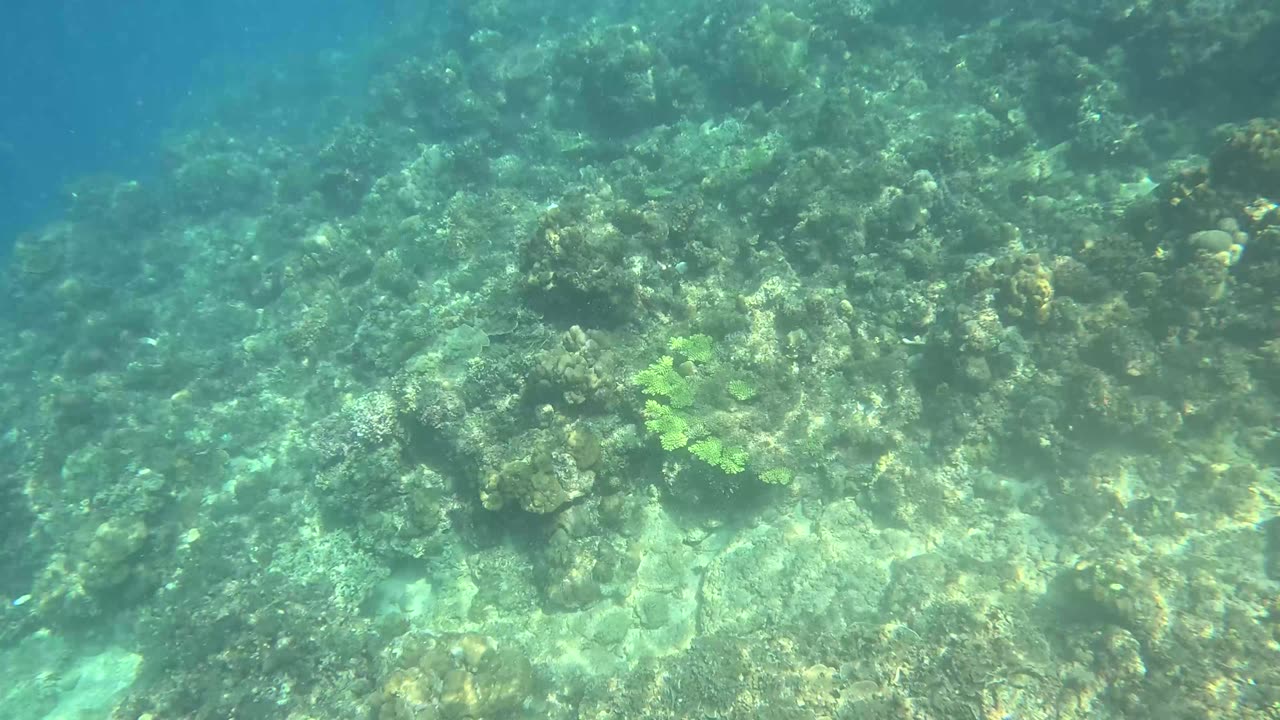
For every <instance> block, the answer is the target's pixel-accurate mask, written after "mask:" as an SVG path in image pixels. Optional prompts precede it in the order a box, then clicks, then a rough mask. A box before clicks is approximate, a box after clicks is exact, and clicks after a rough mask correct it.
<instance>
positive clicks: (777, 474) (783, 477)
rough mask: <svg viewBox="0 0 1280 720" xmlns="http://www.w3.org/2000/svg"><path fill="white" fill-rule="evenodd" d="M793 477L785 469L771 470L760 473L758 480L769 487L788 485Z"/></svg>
mask: <svg viewBox="0 0 1280 720" xmlns="http://www.w3.org/2000/svg"><path fill="white" fill-rule="evenodd" d="M792 477H794V476H793V475H792V474H791V471H790V470H788V469H786V468H773V469H771V470H765V471H764V472H762V473H760V480H761V481H762V482H766V483H768V484H770V485H790V484H791V479H792Z"/></svg>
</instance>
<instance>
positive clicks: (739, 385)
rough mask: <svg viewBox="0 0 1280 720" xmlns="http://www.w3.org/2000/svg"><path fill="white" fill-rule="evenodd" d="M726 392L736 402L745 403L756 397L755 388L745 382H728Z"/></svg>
mask: <svg viewBox="0 0 1280 720" xmlns="http://www.w3.org/2000/svg"><path fill="white" fill-rule="evenodd" d="M728 390H729V394H730V395H732V396H733V399H734V400H737V401H738V402H746V401H748V400H750V399H751V398H753V397H755V396H756V389H755V387H754V386H753V385H752V384H751V383H749V382H747V381H746V380H730V381H729V387H728Z"/></svg>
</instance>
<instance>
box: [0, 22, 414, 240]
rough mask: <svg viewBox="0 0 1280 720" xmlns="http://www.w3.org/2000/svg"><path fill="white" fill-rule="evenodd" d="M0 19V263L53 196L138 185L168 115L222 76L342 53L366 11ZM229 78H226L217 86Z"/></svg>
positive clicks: (51, 211)
mask: <svg viewBox="0 0 1280 720" xmlns="http://www.w3.org/2000/svg"><path fill="white" fill-rule="evenodd" d="M3 7H4V9H3V10H0V257H3V256H5V255H7V253H8V249H9V247H10V246H11V244H12V241H13V238H14V236H15V235H16V233H18V232H19V231H21V230H24V229H27V228H30V227H32V226H33V225H37V224H39V223H41V222H44V221H46V220H48V219H50V218H52V217H56V215H57V214H58V212H59V210H60V208H61V206H62V188H63V185H64V184H65V183H66V182H67V181H68V180H72V179H74V178H77V177H80V176H83V175H87V174H94V173H110V174H112V175H118V176H122V177H129V178H136V177H145V176H146V175H147V174H148V173H149V172H150V171H152V170H153V169H154V168H155V167H156V164H157V162H158V158H157V156H158V153H157V152H156V151H157V144H158V140H159V138H160V136H161V135H162V134H163V133H164V132H165V131H166V130H167V129H170V128H171V127H172V126H173V125H174V123H175V119H176V117H177V115H178V113H179V108H181V107H183V106H184V105H191V104H192V103H190V102H189V100H190V98H191V97H192V96H193V95H195V94H197V93H199V92H201V91H203V90H209V89H211V88H212V86H215V85H217V83H218V82H219V79H220V74H223V73H227V72H228V71H227V70H226V69H227V68H231V67H238V68H239V69H240V70H243V69H244V67H245V65H246V63H250V64H251V63H262V64H263V65H264V66H265V65H270V64H272V63H276V62H283V61H288V60H291V59H294V58H297V57H299V56H306V55H308V54H318V53H321V52H326V51H348V50H351V49H354V48H355V47H357V46H358V45H359V44H360V43H361V42H362V41H363V40H364V39H365V38H367V37H369V36H371V35H372V34H375V33H378V32H380V31H383V30H384V29H385V26H386V25H387V24H388V22H389V18H388V17H387V14H388V12H389V10H388V4H386V3H381V2H373V1H372V0H270V1H264V0H188V1H183V0H169V1H168V2H160V1H155V0H153V1H152V2H141V1H139V0H134V1H132V2H131V1H128V0H126V1H124V2H104V1H103V0H8V1H7V2H5V3H4V6H3ZM227 79H231V78H227Z"/></svg>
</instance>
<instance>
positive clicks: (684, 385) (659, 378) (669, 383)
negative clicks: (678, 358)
mask: <svg viewBox="0 0 1280 720" xmlns="http://www.w3.org/2000/svg"><path fill="white" fill-rule="evenodd" d="M634 382H635V384H636V385H639V386H640V388H641V390H643V391H644V394H645V395H653V396H657V397H665V398H666V399H667V402H669V403H671V407H676V408H683V407H689V406H690V405H692V404H693V386H692V385H691V384H690V383H689V380H688V378H686V377H684V376H683V375H681V374H680V373H679V372H677V371H676V369H675V359H674V358H672V357H671V356H670V355H663V356H662V357H661V358H658V362H656V363H654V364H652V365H650V366H649V367H647V368H645V369H644V370H641V371H640V372H638V373H636V376H635V378H634Z"/></svg>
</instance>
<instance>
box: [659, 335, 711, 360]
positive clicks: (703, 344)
mask: <svg viewBox="0 0 1280 720" xmlns="http://www.w3.org/2000/svg"><path fill="white" fill-rule="evenodd" d="M668 345H669V346H670V347H671V351H672V352H677V353H680V354H681V355H684V356H685V357H686V358H688V359H689V360H691V361H693V362H696V363H706V362H711V360H712V358H714V357H715V350H714V349H713V348H712V346H711V336H709V335H703V334H701V333H699V334H697V335H690V336H689V337H673V338H671V340H670V342H669V343H668Z"/></svg>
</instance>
